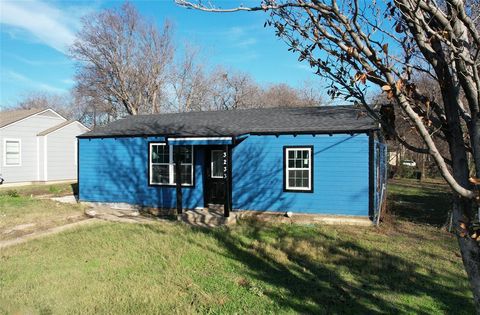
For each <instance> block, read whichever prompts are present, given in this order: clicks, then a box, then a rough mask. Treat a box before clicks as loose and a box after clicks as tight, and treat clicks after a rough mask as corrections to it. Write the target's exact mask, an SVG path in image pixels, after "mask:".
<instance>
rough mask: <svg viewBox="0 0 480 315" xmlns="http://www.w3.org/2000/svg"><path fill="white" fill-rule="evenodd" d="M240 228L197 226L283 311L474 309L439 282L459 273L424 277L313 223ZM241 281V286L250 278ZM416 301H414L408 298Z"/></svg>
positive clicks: (449, 280)
mask: <svg viewBox="0 0 480 315" xmlns="http://www.w3.org/2000/svg"><path fill="white" fill-rule="evenodd" d="M241 228H242V232H241V234H237V233H236V232H235V230H230V229H212V230H207V229H203V228H198V231H200V232H201V233H205V234H207V235H209V236H213V237H215V238H216V239H217V240H218V242H219V243H220V245H221V246H223V247H224V248H225V249H226V250H227V254H226V256H228V257H229V258H231V259H234V260H237V261H240V262H241V263H242V264H243V265H245V266H246V267H247V270H248V271H247V272H246V274H245V276H246V277H247V276H248V277H249V278H251V279H254V280H257V281H262V282H264V283H267V284H268V285H270V286H272V287H273V289H267V290H265V292H263V294H264V295H265V296H267V297H268V298H269V299H271V300H272V302H274V303H275V304H276V305H278V306H280V307H281V308H282V309H284V310H288V309H291V310H293V311H295V312H298V313H309V314H311V313H315V314H319V313H327V314H331V313H335V314H346V313H349V314H352V313H353V314H372V313H390V314H395V313H398V312H403V313H415V314H428V313H430V312H432V311H433V310H432V309H429V308H428V305H427V306H424V305H422V304H423V303H424V302H426V304H429V303H430V301H431V300H434V301H435V309H436V310H437V311H438V310H439V309H441V310H443V311H445V312H446V313H456V314H460V313H461V311H464V312H465V314H468V313H473V311H474V310H473V306H472V304H471V301H470V299H469V298H468V296H467V294H466V293H465V292H463V293H462V292H458V290H457V291H456V290H453V289H452V288H447V287H445V286H443V285H441V284H439V283H445V282H447V283H456V282H458V280H459V279H458V275H454V274H448V272H442V273H441V274H440V273H437V274H435V275H434V276H432V275H431V274H427V275H425V274H424V273H420V272H419V271H418V269H419V268H420V267H421V266H419V265H418V264H416V263H414V262H412V261H408V260H406V259H403V258H401V257H399V256H395V255H391V254H388V253H386V252H384V251H381V250H378V249H370V248H364V247H362V246H360V245H358V244H357V243H354V242H351V241H345V240H341V239H337V238H336V237H334V236H333V235H329V234H327V233H325V232H322V230H321V229H319V228H312V227H299V226H297V227H289V226H286V225H281V226H280V225H268V224H267V225H265V223H259V222H255V221H252V222H248V223H242V224H241ZM198 245H200V246H202V244H198ZM209 250H215V249H214V248H209ZM223 255H225V253H223ZM437 281H438V282H439V283H437ZM243 282H244V283H240V285H245V283H248V280H244V281H243ZM385 293H386V294H385ZM462 294H464V295H463V296H462ZM385 295H387V296H390V297H393V299H394V301H392V300H390V299H388V300H387V298H385ZM415 299H417V300H416V304H415V303H411V302H412V301H413V300H415ZM419 299H425V300H422V301H421V302H419V301H420V300H419Z"/></svg>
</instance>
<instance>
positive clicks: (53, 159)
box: [47, 123, 87, 181]
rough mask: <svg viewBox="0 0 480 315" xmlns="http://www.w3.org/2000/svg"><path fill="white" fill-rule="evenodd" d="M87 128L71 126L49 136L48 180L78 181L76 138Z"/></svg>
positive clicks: (74, 124)
mask: <svg viewBox="0 0 480 315" xmlns="http://www.w3.org/2000/svg"><path fill="white" fill-rule="evenodd" d="M85 131H87V130H86V128H85V127H83V126H81V125H80V124H78V123H72V124H69V125H67V126H65V127H63V128H61V129H58V130H56V131H54V132H52V133H50V134H48V135H47V179H48V180H49V181H55V180H76V179H77V165H76V159H77V157H76V156H75V155H76V151H77V150H76V146H77V139H76V136H78V135H80V134H82V133H84V132H85Z"/></svg>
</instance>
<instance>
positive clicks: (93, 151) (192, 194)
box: [79, 137, 204, 208]
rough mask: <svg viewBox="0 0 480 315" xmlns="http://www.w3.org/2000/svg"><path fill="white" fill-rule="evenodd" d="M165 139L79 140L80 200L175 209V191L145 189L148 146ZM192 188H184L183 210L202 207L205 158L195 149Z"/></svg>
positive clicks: (168, 189) (146, 187)
mask: <svg viewBox="0 0 480 315" xmlns="http://www.w3.org/2000/svg"><path fill="white" fill-rule="evenodd" d="M151 141H164V138H161V137H157V138H141V137H135V138H104V139H79V162H80V163H79V167H80V169H79V183H80V187H79V189H80V196H79V198H80V200H82V201H96V202H126V203H130V204H137V205H143V206H149V207H166V208H174V207H175V205H176V204H175V201H176V199H175V198H176V193H175V187H173V186H172V187H165V186H163V187H162V186H151V187H150V186H148V142H151ZM194 150H195V156H194V163H195V186H194V187H188V188H186V187H185V188H183V200H184V201H183V204H184V207H185V208H195V207H203V170H202V165H203V164H204V162H203V160H204V154H203V150H202V149H201V148H198V147H196V148H195V149H194Z"/></svg>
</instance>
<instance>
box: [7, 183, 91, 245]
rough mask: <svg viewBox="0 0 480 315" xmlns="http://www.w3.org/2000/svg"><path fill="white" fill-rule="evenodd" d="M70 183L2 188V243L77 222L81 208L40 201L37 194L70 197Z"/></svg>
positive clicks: (47, 200) (50, 201)
mask: <svg viewBox="0 0 480 315" xmlns="http://www.w3.org/2000/svg"><path fill="white" fill-rule="evenodd" d="M71 192H72V186H71V185H70V184H61V185H32V186H23V187H11V188H1V189H0V241H1V240H6V239H12V238H16V237H19V236H22V235H25V234H29V233H32V232H36V231H41V230H46V229H48V228H50V227H53V226H58V225H63V224H66V223H70V222H74V221H77V220H78V219H79V218H80V217H81V216H82V215H83V208H82V207H81V206H80V205H70V204H61V203H58V202H55V201H52V200H49V199H48V198H47V199H41V200H40V199H37V198H35V196H38V195H51V196H62V195H66V194H68V193H70V194H71Z"/></svg>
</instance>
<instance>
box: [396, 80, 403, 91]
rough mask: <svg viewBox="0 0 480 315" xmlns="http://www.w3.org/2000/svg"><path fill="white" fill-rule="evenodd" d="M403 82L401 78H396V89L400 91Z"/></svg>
mask: <svg viewBox="0 0 480 315" xmlns="http://www.w3.org/2000/svg"><path fill="white" fill-rule="evenodd" d="M403 86H404V83H403V80H402V79H398V81H397V83H395V87H396V88H397V91H401V90H402V89H403Z"/></svg>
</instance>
